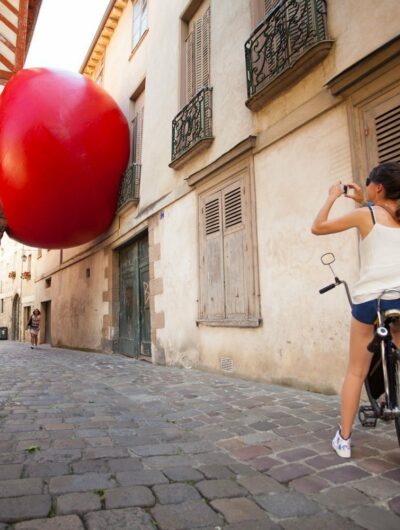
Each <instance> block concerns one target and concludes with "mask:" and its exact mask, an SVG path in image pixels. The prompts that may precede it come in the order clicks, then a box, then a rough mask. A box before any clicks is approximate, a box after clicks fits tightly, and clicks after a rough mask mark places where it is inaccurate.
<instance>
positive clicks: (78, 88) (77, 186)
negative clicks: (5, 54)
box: [0, 68, 129, 249]
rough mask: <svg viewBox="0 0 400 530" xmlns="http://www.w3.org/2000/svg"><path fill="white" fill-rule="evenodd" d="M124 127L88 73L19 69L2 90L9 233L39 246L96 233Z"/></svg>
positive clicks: (2, 169) (0, 184) (1, 178)
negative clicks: (87, 76) (83, 74)
mask: <svg viewBox="0 0 400 530" xmlns="http://www.w3.org/2000/svg"><path fill="white" fill-rule="evenodd" d="M128 158H129V128H128V124H127V121H126V119H125V117H124V115H123V114H122V112H121V111H120V109H119V107H118V106H117V104H116V103H115V101H114V100H113V99H112V98H111V97H110V96H109V95H108V94H107V93H106V92H105V91H104V90H103V89H102V88H101V87H100V86H98V85H96V84H95V83H94V82H93V81H91V80H90V79H88V78H86V77H84V76H81V75H79V74H73V73H69V72H63V71H57V70H49V69H44V68H37V69H29V70H21V71H20V72H18V73H17V74H16V75H14V76H13V77H12V79H11V80H10V81H9V82H8V83H7V85H6V88H5V89H4V91H3V93H2V94H1V97H0V202H1V206H2V209H3V212H4V215H5V218H6V220H7V225H8V228H7V231H8V233H9V234H10V236H11V237H12V238H14V239H16V240H18V241H20V242H22V243H25V244H27V245H30V246H34V247H40V248H49V249H50V248H67V247H72V246H76V245H80V244H82V243H86V242H87V241H90V240H91V239H94V238H95V237H97V236H98V235H100V234H101V233H102V232H104V231H105V230H106V229H107V228H108V227H109V225H110V224H111V222H112V220H113V217H114V215H115V210H116V206H117V199H118V191H119V185H120V179H121V175H122V174H123V172H124V170H125V168H126V165H127V163H128Z"/></svg>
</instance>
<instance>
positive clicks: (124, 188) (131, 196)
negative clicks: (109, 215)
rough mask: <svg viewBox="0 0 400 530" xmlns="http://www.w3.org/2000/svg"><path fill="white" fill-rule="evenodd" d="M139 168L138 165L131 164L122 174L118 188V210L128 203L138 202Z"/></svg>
mask: <svg viewBox="0 0 400 530" xmlns="http://www.w3.org/2000/svg"><path fill="white" fill-rule="evenodd" d="M141 168H142V166H141V165H140V164H136V163H133V164H131V165H130V166H129V167H128V169H127V170H126V171H125V173H124V174H123V176H122V180H121V186H120V188H119V196H118V209H120V208H122V207H123V206H125V204H127V203H128V202H131V201H132V202H134V203H138V202H139V193H140V171H141Z"/></svg>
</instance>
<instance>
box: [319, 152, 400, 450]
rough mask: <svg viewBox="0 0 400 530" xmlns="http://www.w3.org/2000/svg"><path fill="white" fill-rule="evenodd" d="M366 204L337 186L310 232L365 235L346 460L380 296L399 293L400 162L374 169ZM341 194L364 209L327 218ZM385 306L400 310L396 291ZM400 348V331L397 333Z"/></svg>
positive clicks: (345, 415)
mask: <svg viewBox="0 0 400 530" xmlns="http://www.w3.org/2000/svg"><path fill="white" fill-rule="evenodd" d="M365 185H366V192H367V201H368V202H367V203H366V204H365V203H364V195H363V191H362V189H361V187H360V186H358V185H357V184H355V183H349V184H347V185H342V184H341V182H336V183H335V184H333V185H332V186H331V187H330V189H329V195H328V198H327V199H326V201H325V203H324V205H323V207H322V209H321V210H320V211H319V213H318V214H317V216H316V218H315V220H314V223H313V225H312V228H311V231H312V233H313V234H315V235H326V234H335V233H337V232H343V231H345V230H349V229H350V228H356V229H357V230H358V233H359V235H360V242H359V253H360V261H361V268H360V279H359V281H358V282H357V283H356V285H355V287H354V290H353V293H352V298H353V306H352V318H351V326H350V355H349V361H348V366H347V371H346V376H345V379H344V383H343V387H342V392H341V411H340V412H341V423H340V426H339V429H338V431H337V433H336V435H335V437H334V439H333V440H332V447H333V449H334V450H335V451H336V453H337V454H338V455H339V456H341V457H343V458H350V456H351V430H352V426H353V422H354V418H355V415H356V412H357V408H358V406H359V402H360V395H361V389H362V385H363V383H364V380H365V378H366V377H367V374H368V370H369V367H370V364H371V359H372V354H371V353H370V352H369V351H368V350H367V346H368V344H369V343H370V342H371V340H372V337H373V334H374V326H373V324H374V321H375V318H376V313H377V298H378V297H379V296H380V294H381V293H382V291H384V290H385V289H400V163H398V162H386V163H383V164H380V165H379V166H377V167H375V168H374V169H373V170H372V171H371V173H370V174H369V176H368V178H367V179H366V182H365ZM341 196H345V197H347V198H351V199H353V200H354V201H356V202H357V203H360V204H361V205H364V204H365V206H363V207H362V208H356V209H355V210H353V211H352V212H351V213H348V214H347V215H344V216H342V217H338V218H336V219H328V217H329V212H330V210H331V208H332V206H333V204H334V202H335V201H336V200H337V199H338V198H339V197H341ZM381 308H382V309H383V310H387V309H400V297H399V295H398V294H397V293H387V294H385V295H384V296H383V297H382V302H381ZM392 335H393V340H394V342H395V343H396V344H400V331H399V330H398V329H397V330H396V329H393V330H392Z"/></svg>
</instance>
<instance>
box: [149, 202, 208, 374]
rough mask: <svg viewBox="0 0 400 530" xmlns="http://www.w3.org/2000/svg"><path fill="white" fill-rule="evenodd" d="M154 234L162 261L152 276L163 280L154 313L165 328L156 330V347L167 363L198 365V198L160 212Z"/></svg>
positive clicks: (156, 264)
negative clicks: (160, 350) (163, 354)
mask: <svg viewBox="0 0 400 530" xmlns="http://www.w3.org/2000/svg"><path fill="white" fill-rule="evenodd" d="M163 213H164V217H163V219H160V221H159V223H158V226H157V233H156V234H155V238H156V241H158V242H159V243H160V255H161V260H159V261H158V262H156V263H155V277H161V278H162V280H163V293H162V294H160V295H158V296H156V297H155V311H156V312H157V313H159V312H161V311H163V312H164V315H165V327H164V328H163V329H160V330H157V344H158V346H159V347H160V346H161V348H162V349H163V350H164V352H165V357H166V361H167V363H168V364H178V365H181V366H185V367H187V368H189V367H192V366H197V365H198V364H199V360H200V359H199V355H200V352H199V334H200V330H199V328H197V327H196V319H197V316H198V308H197V304H198V275H199V272H198V270H199V266H198V254H197V198H196V195H195V193H191V194H189V195H186V196H185V197H184V198H183V199H181V200H180V201H177V202H175V203H174V204H173V205H171V206H170V207H169V208H167V209H165V210H164V211H163Z"/></svg>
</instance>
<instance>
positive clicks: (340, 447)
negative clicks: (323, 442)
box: [332, 429, 351, 458]
mask: <svg viewBox="0 0 400 530" xmlns="http://www.w3.org/2000/svg"><path fill="white" fill-rule="evenodd" d="M332 447H333V449H334V450H335V451H336V454H337V455H338V456H341V457H342V458H350V457H351V437H350V436H349V437H348V438H347V440H345V439H344V438H342V437H341V436H340V429H338V430H337V433H336V434H335V437H334V439H333V440H332Z"/></svg>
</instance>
